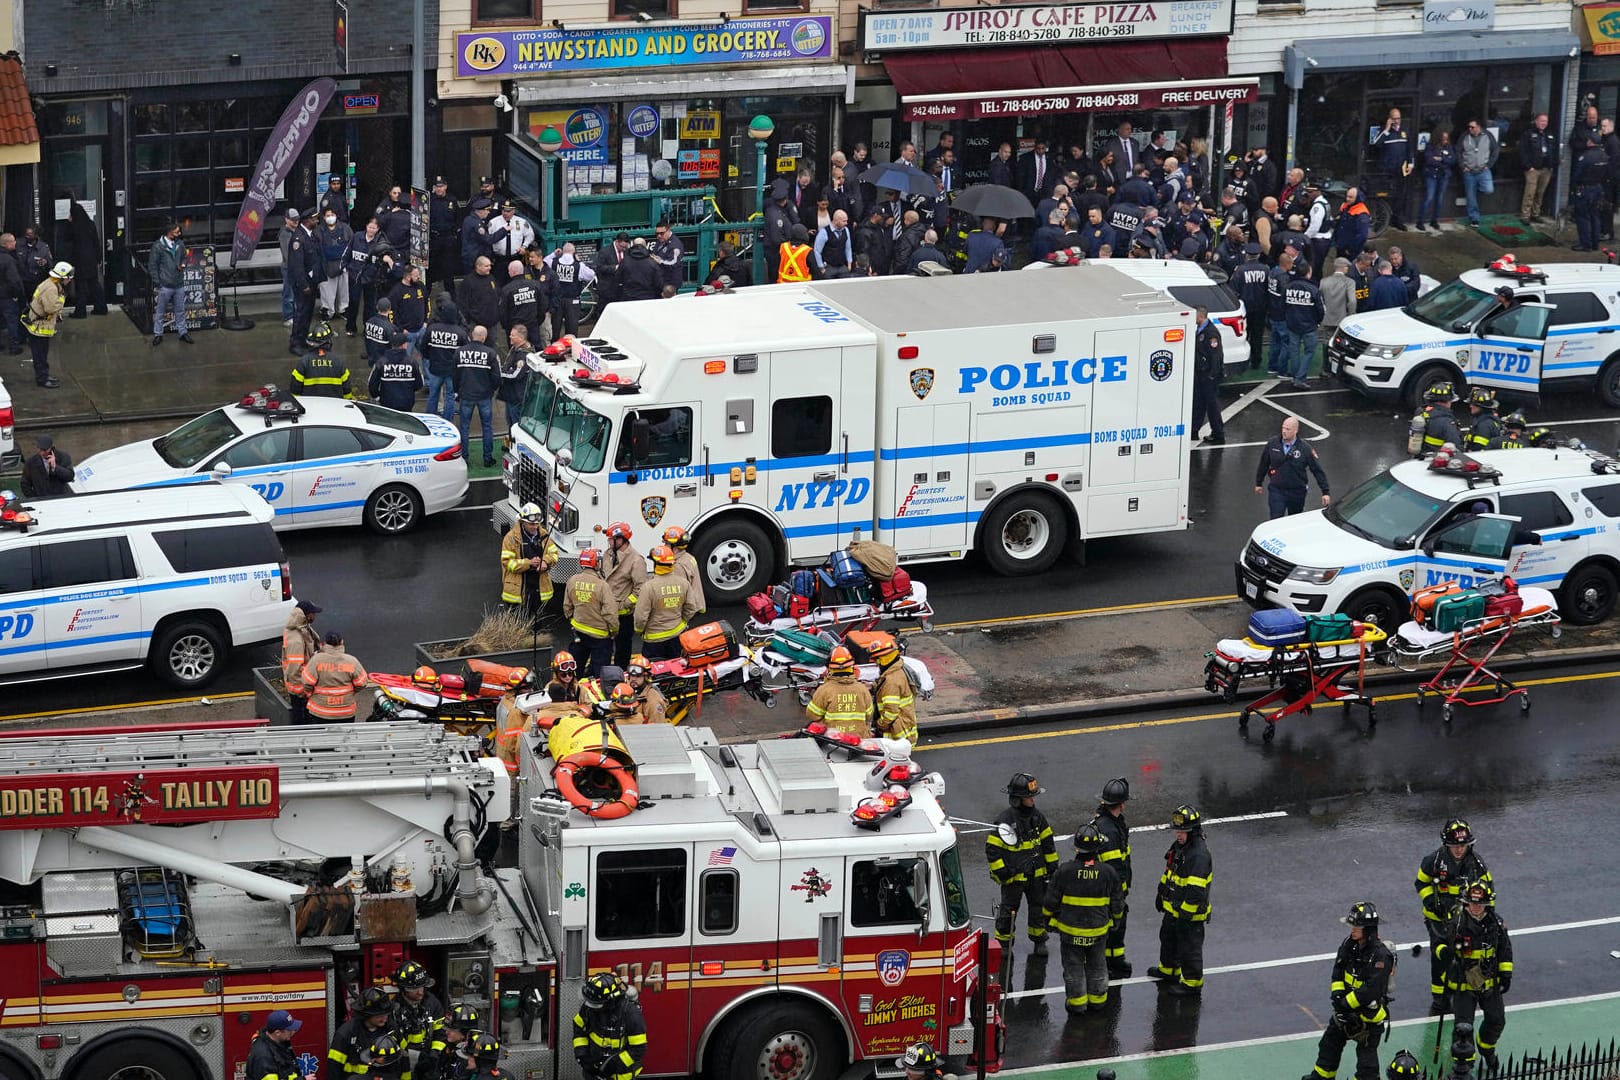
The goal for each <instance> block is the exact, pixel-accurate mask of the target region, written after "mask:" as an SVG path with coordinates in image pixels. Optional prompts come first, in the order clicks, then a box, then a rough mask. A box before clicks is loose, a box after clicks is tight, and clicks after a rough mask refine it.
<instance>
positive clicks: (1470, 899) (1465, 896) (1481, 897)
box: [1458, 879, 1496, 907]
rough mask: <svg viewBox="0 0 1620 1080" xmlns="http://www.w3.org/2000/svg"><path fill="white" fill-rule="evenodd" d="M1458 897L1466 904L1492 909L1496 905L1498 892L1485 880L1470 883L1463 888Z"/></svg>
mask: <svg viewBox="0 0 1620 1080" xmlns="http://www.w3.org/2000/svg"><path fill="white" fill-rule="evenodd" d="M1458 896H1459V897H1460V898H1461V900H1462V902H1463V903H1465V904H1484V905H1485V906H1486V907H1490V906H1492V905H1493V904H1495V903H1496V890H1495V889H1493V888H1491V883H1490V882H1488V881H1485V880H1484V879H1480V880H1478V881H1470V882H1469V883H1468V884H1466V885H1464V886H1463V887H1462V891H1461V892H1460V893H1459V894H1458Z"/></svg>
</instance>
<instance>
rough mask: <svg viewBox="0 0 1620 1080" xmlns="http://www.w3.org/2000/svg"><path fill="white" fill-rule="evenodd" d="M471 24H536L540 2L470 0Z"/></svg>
mask: <svg viewBox="0 0 1620 1080" xmlns="http://www.w3.org/2000/svg"><path fill="white" fill-rule="evenodd" d="M472 8H473V23H474V24H475V25H478V26H484V25H488V24H490V23H538V22H539V21H540V0H472Z"/></svg>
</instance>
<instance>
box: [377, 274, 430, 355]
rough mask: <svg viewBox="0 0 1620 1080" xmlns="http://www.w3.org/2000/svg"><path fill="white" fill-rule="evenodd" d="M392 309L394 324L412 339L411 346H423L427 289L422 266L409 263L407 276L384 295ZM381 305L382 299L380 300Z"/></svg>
mask: <svg viewBox="0 0 1620 1080" xmlns="http://www.w3.org/2000/svg"><path fill="white" fill-rule="evenodd" d="M384 299H386V300H387V301H388V303H389V306H390V308H391V309H392V314H393V319H394V325H395V326H397V327H399V328H400V329H401V330H403V331H405V333H406V334H407V335H408V336H409V337H410V339H411V347H412V348H414V349H416V350H417V351H421V348H422V330H423V328H424V327H425V326H426V325H427V289H425V288H423V286H422V268H421V267H419V266H411V265H407V266H406V267H405V276H404V277H403V278H401V279H400V280H399V282H398V283H397V284H395V286H394V287H393V289H391V290H390V291H389V293H388V295H387V296H386V297H384ZM378 304H379V306H380V305H381V301H378Z"/></svg>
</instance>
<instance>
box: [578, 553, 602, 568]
mask: <svg viewBox="0 0 1620 1080" xmlns="http://www.w3.org/2000/svg"><path fill="white" fill-rule="evenodd" d="M601 565H602V553H601V552H600V551H598V550H597V549H596V548H586V549H585V550H584V551H582V552H580V553H579V568H580V569H581V570H595V569H596V568H597V567H598V566H601Z"/></svg>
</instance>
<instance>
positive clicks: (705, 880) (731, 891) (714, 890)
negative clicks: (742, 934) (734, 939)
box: [698, 870, 739, 934]
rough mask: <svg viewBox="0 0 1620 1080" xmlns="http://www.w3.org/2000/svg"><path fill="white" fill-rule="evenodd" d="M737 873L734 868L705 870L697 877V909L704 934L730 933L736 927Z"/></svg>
mask: <svg viewBox="0 0 1620 1080" xmlns="http://www.w3.org/2000/svg"><path fill="white" fill-rule="evenodd" d="M738 880H739V879H738V875H737V871H735V870H705V871H703V874H702V876H701V877H699V878H698V893H699V897H700V899H699V900H698V910H700V911H701V912H702V913H703V932H704V933H705V934H730V933H733V932H735V931H736V929H737V899H738V892H739V890H738V888H737V885H738Z"/></svg>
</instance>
